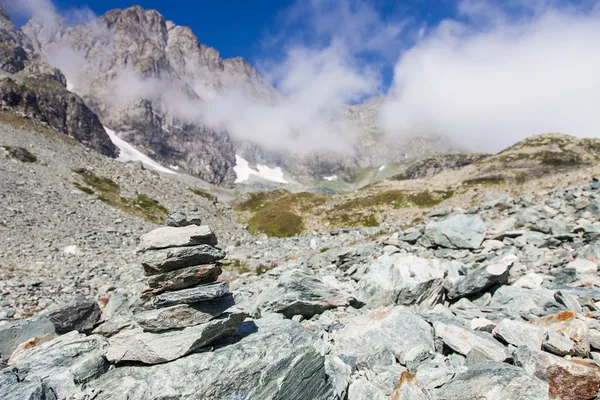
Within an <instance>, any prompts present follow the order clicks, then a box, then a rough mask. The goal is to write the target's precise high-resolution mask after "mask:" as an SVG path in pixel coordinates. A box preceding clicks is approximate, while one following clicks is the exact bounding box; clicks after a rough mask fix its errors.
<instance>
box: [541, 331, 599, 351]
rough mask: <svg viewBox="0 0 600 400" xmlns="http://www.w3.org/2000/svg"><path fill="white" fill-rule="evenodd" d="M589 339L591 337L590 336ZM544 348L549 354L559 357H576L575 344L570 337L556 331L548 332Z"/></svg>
mask: <svg viewBox="0 0 600 400" xmlns="http://www.w3.org/2000/svg"><path fill="white" fill-rule="evenodd" d="M588 337H589V336H588ZM543 348H544V350H546V351H547V352H548V353H552V354H556V355H557V356H566V355H576V354H577V351H576V350H575V343H573V341H572V340H571V339H569V338H568V337H565V336H563V335H561V334H560V333H556V332H554V331H548V332H546V334H545V336H544V343H543Z"/></svg>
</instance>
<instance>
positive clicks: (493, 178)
mask: <svg viewBox="0 0 600 400" xmlns="http://www.w3.org/2000/svg"><path fill="white" fill-rule="evenodd" d="M503 183H506V178H505V177H503V176H500V175H490V176H481V177H478V178H472V179H467V180H466V181H463V185H466V186H494V185H502V184H503Z"/></svg>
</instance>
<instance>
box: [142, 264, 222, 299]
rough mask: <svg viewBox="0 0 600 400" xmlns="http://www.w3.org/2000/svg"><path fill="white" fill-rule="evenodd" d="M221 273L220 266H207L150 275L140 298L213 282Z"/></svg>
mask: <svg viewBox="0 0 600 400" xmlns="http://www.w3.org/2000/svg"><path fill="white" fill-rule="evenodd" d="M221 272H222V271H221V266H220V265H215V264H209V265H200V266H195V267H188V268H182V269H178V270H175V271H172V272H167V273H164V274H159V275H152V276H150V277H149V278H148V279H147V281H146V283H147V285H148V287H147V288H145V289H144V291H143V292H142V297H149V296H156V295H157V294H160V293H163V292H166V291H174V290H181V289H187V288H189V287H192V286H196V285H199V284H202V283H208V282H214V281H216V280H217V278H218V277H219V275H221Z"/></svg>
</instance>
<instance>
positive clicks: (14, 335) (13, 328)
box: [0, 315, 55, 360]
mask: <svg viewBox="0 0 600 400" xmlns="http://www.w3.org/2000/svg"><path fill="white" fill-rule="evenodd" d="M54 332H55V330H54V324H53V323H52V321H50V319H49V318H48V316H45V315H43V316H38V317H34V318H30V319H26V320H20V321H15V322H11V323H8V324H5V325H0V357H1V359H2V360H8V358H9V357H10V355H11V354H12V352H13V351H14V350H15V349H16V348H17V346H18V345H19V344H21V343H23V342H25V341H27V340H29V339H31V338H34V337H37V336H44V335H48V334H51V333H54Z"/></svg>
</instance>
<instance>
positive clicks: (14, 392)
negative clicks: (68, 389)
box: [0, 368, 58, 400]
mask: <svg viewBox="0 0 600 400" xmlns="http://www.w3.org/2000/svg"><path fill="white" fill-rule="evenodd" d="M0 389H2V390H0V400H15V399H24V400H58V397H56V393H54V390H52V389H51V388H50V387H48V385H47V384H46V383H44V382H42V380H41V379H40V380H27V381H21V380H20V378H19V373H18V371H13V370H11V369H9V368H7V369H6V370H4V371H1V372H0Z"/></svg>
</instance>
